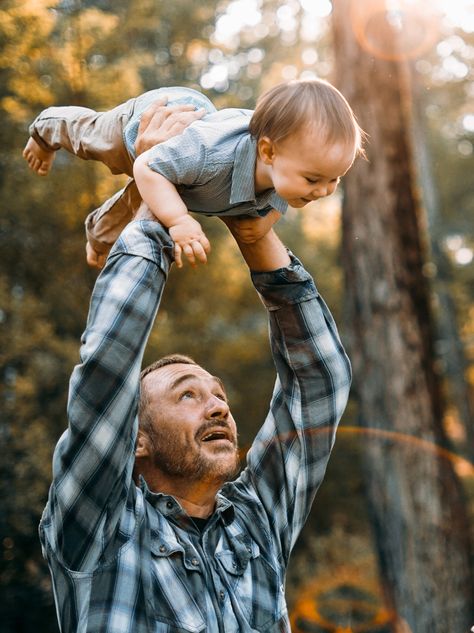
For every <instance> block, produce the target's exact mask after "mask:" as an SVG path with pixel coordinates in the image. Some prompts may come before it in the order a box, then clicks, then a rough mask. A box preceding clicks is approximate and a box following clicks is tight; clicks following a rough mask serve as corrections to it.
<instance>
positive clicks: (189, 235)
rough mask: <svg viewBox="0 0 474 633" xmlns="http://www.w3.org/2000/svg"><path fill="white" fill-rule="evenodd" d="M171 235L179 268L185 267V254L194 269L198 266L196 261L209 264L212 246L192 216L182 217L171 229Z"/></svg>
mask: <svg viewBox="0 0 474 633" xmlns="http://www.w3.org/2000/svg"><path fill="white" fill-rule="evenodd" d="M169 233H170V236H171V238H172V240H173V241H174V260H175V262H176V266H177V267H178V268H182V267H183V254H184V255H185V256H186V258H187V259H188V261H189V263H190V264H191V266H193V267H194V266H196V260H197V261H198V262H199V263H201V264H205V263H206V262H207V253H209V252H210V250H211V245H210V244H209V240H208V239H207V237H206V234H205V233H204V231H203V230H202V227H201V225H200V224H199V222H197V221H196V220H195V219H194V218H192V217H191V216H190V215H184V216H181V218H180V219H179V220H178V222H176V223H175V224H173V226H170V227H169Z"/></svg>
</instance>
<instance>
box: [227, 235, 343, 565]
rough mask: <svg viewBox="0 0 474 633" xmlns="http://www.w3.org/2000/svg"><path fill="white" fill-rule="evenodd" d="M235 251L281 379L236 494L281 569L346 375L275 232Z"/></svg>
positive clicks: (309, 285)
mask: <svg viewBox="0 0 474 633" xmlns="http://www.w3.org/2000/svg"><path fill="white" fill-rule="evenodd" d="M239 246H240V248H241V250H242V254H243V256H244V258H245V260H246V261H247V263H248V265H249V267H250V269H251V270H252V280H253V282H254V285H255V287H256V289H257V291H258V292H259V294H260V297H261V299H262V301H263V303H264V305H265V307H266V308H267V311H268V317H269V325H270V344H271V350H272V355H273V360H274V363H275V366H276V369H277V374H278V376H277V380H276V383H275V389H274V392H273V397H272V401H271V405H270V411H269V413H268V416H267V419H266V421H265V424H264V425H263V427H262V428H261V429H260V431H259V433H258V435H257V437H256V439H255V441H254V442H253V444H252V447H251V449H250V451H249V453H248V455H247V468H246V469H245V470H244V471H243V473H242V474H241V476H240V478H239V479H238V480H237V481H236V482H235V487H236V490H237V491H240V493H241V494H243V495H244V496H246V497H247V502H248V504H250V505H253V506H254V507H256V512H258V513H259V514H260V517H259V520H260V522H261V524H263V525H266V526H267V528H268V531H269V532H270V533H271V534H272V535H273V539H272V540H273V542H274V543H275V544H276V546H277V548H278V557H279V560H280V561H281V564H282V567H283V568H285V567H286V564H287V562H288V558H289V555H290V552H291V549H292V548H293V546H294V543H295V541H296V538H297V537H298V534H299V532H300V531H301V528H302V527H303V524H304V522H305V520H306V518H307V516H308V513H309V511H310V508H311V504H312V502H313V499H314V495H315V494H316V491H317V489H318V487H319V485H320V484H321V482H322V480H323V477H324V473H325V470H326V466H327V463H328V460H329V456H330V453H331V450H332V447H333V444H334V440H335V433H336V428H337V425H338V423H339V420H340V419H341V416H342V414H343V412H344V409H345V406H346V403H347V398H348V395H349V388H350V382H351V370H350V363H349V359H348V358H347V356H346V353H345V351H344V349H343V347H342V344H341V341H340V339H339V335H338V332H337V328H336V325H335V323H334V320H333V318H332V315H331V313H330V312H329V309H328V308H327V306H326V304H325V303H324V301H323V299H322V297H321V296H320V295H319V293H318V291H317V289H316V286H315V284H314V281H313V279H312V277H311V275H310V274H309V273H308V272H307V271H306V270H305V269H304V267H303V266H302V264H301V262H300V261H299V260H298V259H297V258H296V257H294V256H293V255H292V254H291V253H290V254H289V253H288V251H287V250H286V249H285V247H284V246H283V245H282V244H281V242H280V241H279V240H278V238H277V237H276V235H275V234H274V233H273V231H271V232H270V233H268V234H267V235H266V236H265V237H264V238H262V239H261V240H259V241H258V242H256V243H254V244H249V245H239ZM249 491H250V496H249V497H248V494H249ZM255 499H258V502H257V503H255ZM250 505H249V507H250Z"/></svg>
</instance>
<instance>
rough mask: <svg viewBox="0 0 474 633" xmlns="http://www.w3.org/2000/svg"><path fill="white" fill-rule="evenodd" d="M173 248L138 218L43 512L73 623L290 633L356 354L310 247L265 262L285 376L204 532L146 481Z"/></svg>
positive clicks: (104, 278) (76, 393)
mask: <svg viewBox="0 0 474 633" xmlns="http://www.w3.org/2000/svg"><path fill="white" fill-rule="evenodd" d="M170 261H171V245H170V242H169V237H168V235H167V233H166V232H165V231H164V230H163V229H162V228H161V227H160V226H159V225H158V224H157V223H156V222H150V221H141V222H133V223H132V224H130V225H129V226H128V227H127V228H126V229H125V231H124V232H123V233H122V237H121V238H120V240H119V241H118V243H117V244H116V246H115V247H114V249H113V251H112V253H111V256H110V257H109V260H108V262H107V265H106V267H105V269H104V270H103V272H102V273H101V275H100V277H99V278H98V280H97V283H96V285H95V288H94V292H93V296H92V301H91V308H90V313H89V318H88V324H87V328H86V331H85V333H84V335H83V340H82V347H81V363H80V364H79V365H78V366H77V367H76V368H75V369H74V372H73V374H72V377H71V383H70V392H69V404H68V419H69V427H68V429H67V431H66V432H65V433H64V434H63V436H62V437H61V439H60V440H59V442H58V445H57V447H56V450H55V453H54V458H53V483H52V486H51V489H50V493H49V499H48V503H47V506H46V508H45V511H44V514H43V518H42V520H41V525H40V537H41V543H42V547H43V552H44V556H45V557H46V559H47V561H48V564H49V566H50V569H51V573H52V578H53V589H54V596H55V600H56V606H57V611H58V618H59V623H60V628H61V631H62V632H63V633H145V632H146V633H183V632H186V631H190V632H194V633H197V632H198V631H207V632H209V633H217V632H224V631H225V632H226V633H231V632H232V633H237V632H250V631H258V632H262V631H279V632H281V631H290V625H289V620H288V614H287V609H286V604H285V596H284V582H285V570H286V567H287V563H288V558H289V555H290V552H291V549H292V547H293V546H294V544H295V540H296V538H297V536H298V534H299V532H300V530H301V528H302V526H303V524H304V522H305V520H306V518H307V516H308V512H309V510H310V507H311V503H312V501H313V498H314V495H315V493H316V490H317V488H318V486H319V484H320V483H321V481H322V479H323V476H324V472H325V469H326V465H327V461H328V458H329V454H330V452H331V448H332V446H333V442H334V437H335V430H336V426H337V423H338V421H339V419H340V417H341V415H342V413H343V411H344V407H345V405H346V400H347V397H348V392H349V383H350V365H349V361H348V359H347V356H346V355H345V353H344V350H343V348H342V346H341V343H340V341H339V338H338V335H337V331H336V327H335V325H334V322H333V319H332V317H331V315H330V313H329V311H328V309H327V307H326V306H325V304H324V302H323V300H322V299H321V297H320V296H319V295H318V292H317V290H316V288H315V286H314V283H313V280H312V279H311V277H310V275H309V274H308V273H307V272H306V271H305V270H304V268H303V267H302V266H301V264H300V263H299V262H298V260H296V259H295V258H293V259H292V263H291V265H290V266H289V267H288V268H284V269H280V270H278V271H275V272H271V273H254V274H253V275H252V277H253V281H254V284H255V286H256V288H257V290H258V291H259V293H260V295H261V297H262V299H263V302H264V304H265V305H266V307H267V309H268V314H269V320H270V340H271V346H272V354H273V358H274V361H275V365H276V369H277V372H278V378H277V380H276V384H275V389H274V392H273V396H272V400H271V405H270V410H269V413H268V415H267V418H266V420H265V423H264V425H263V426H262V428H261V429H260V431H259V432H258V435H257V437H256V439H255V441H254V442H253V444H252V447H251V449H250V451H249V453H248V455H247V464H246V467H245V469H244V470H243V472H242V473H241V475H240V476H239V477H238V479H237V480H236V481H234V482H231V483H228V484H226V485H225V486H224V487H223V488H222V490H221V491H220V492H219V493H218V495H217V498H216V508H215V512H214V514H213V516H212V518H211V519H210V520H209V522H208V524H207V525H206V528H205V529H204V531H203V533H202V534H201V533H200V532H199V530H198V529H197V528H196V527H195V526H194V524H193V523H192V522H191V521H190V519H189V517H188V516H187V515H186V514H185V512H184V511H183V510H182V508H181V507H180V505H179V504H178V503H177V501H176V500H175V499H174V498H173V497H169V496H166V495H163V494H160V493H159V492H151V491H150V490H149V489H148V488H147V486H146V483H145V482H144V481H142V482H141V485H140V486H138V487H137V486H135V484H134V483H133V480H132V469H133V464H134V445H135V437H136V433H137V403H138V393H139V373H140V366H141V362H142V356H143V351H144V348H145V344H146V341H147V338H148V335H149V333H150V329H151V327H152V324H153V321H154V319H155V315H156V312H157V309H158V304H159V301H160V298H161V294H162V291H163V286H164V283H165V280H166V275H167V272H168V269H169V265H170Z"/></svg>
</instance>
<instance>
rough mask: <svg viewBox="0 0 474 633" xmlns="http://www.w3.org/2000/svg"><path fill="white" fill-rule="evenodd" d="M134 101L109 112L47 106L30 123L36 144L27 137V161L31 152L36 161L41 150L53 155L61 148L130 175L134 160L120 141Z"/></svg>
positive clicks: (45, 154) (75, 107) (45, 153)
mask: <svg viewBox="0 0 474 633" xmlns="http://www.w3.org/2000/svg"><path fill="white" fill-rule="evenodd" d="M133 101H134V100H133V99H132V100H130V101H127V102H126V103H123V104H121V105H119V106H117V107H116V108H114V109H113V110H110V111H108V112H96V111H95V110H91V109H89V108H82V107H78V106H64V107H53V108H47V109H46V110H44V111H43V112H42V113H41V114H40V115H39V116H38V117H37V119H36V120H35V121H34V122H33V123H32V125H31V126H30V135H31V138H32V139H33V141H34V142H35V143H36V146H37V147H36V146H35V145H34V144H33V143H30V142H29V141H28V143H27V145H26V147H25V150H24V156H25V158H26V160H27V161H28V164H29V165H30V166H31V163H30V160H29V157H30V156H31V154H33V157H32V158H31V161H32V163H33V164H35V159H36V158H40V150H41V151H42V152H43V153H42V156H49V157H51V156H52V157H53V158H54V152H55V151H57V150H58V149H61V148H62V149H65V150H67V151H68V152H70V153H71V154H74V155H75V156H78V157H79V158H82V159H84V160H98V161H101V162H102V163H104V164H105V165H107V167H109V169H110V171H111V172H112V173H114V174H123V173H125V174H128V175H132V168H133V164H132V159H131V157H130V156H129V155H128V152H127V150H126V147H125V145H124V142H123V126H124V124H125V123H126V122H127V120H128V117H129V114H130V112H131V109H132V107H133ZM32 148H34V150H32ZM37 148H39V149H37ZM52 160H53V159H52V158H51V160H50V162H49V167H50V166H51V162H52ZM32 168H33V169H34V167H32ZM38 173H39V171H38ZM46 173H47V170H46Z"/></svg>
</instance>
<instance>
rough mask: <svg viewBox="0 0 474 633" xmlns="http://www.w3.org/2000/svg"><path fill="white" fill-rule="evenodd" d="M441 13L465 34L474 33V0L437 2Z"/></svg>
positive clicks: (442, 0) (443, 0)
mask: <svg viewBox="0 0 474 633" xmlns="http://www.w3.org/2000/svg"><path fill="white" fill-rule="evenodd" d="M436 4H437V5H438V6H439V8H440V10H441V12H442V13H443V14H444V15H445V16H446V17H447V18H448V20H449V21H450V22H451V23H452V24H454V25H455V26H459V27H461V28H462V30H463V31H464V32H465V33H473V32H474V0H436Z"/></svg>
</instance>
